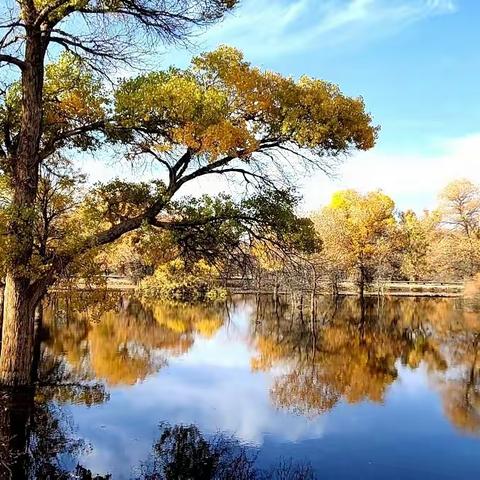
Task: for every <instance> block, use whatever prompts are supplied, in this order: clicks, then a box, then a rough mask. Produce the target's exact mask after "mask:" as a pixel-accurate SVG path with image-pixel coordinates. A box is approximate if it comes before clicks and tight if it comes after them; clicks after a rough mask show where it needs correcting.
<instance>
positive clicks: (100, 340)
mask: <svg viewBox="0 0 480 480" xmlns="http://www.w3.org/2000/svg"><path fill="white" fill-rule="evenodd" d="M88 300H90V302H91V298H90V297H89V296H86V297H83V298H79V299H76V304H74V305H72V304H71V298H70V297H68V298H61V297H54V298H52V299H51V301H50V303H49V304H48V305H47V308H46V309H45V315H44V329H43V331H44V336H45V338H44V344H45V348H46V350H48V351H49V352H50V353H51V354H52V355H53V356H55V357H59V356H63V357H65V359H66V361H67V363H68V365H69V366H70V368H72V369H73V370H74V371H75V372H76V373H77V375H79V376H80V377H82V378H85V379H97V380H103V381H105V382H106V383H107V385H109V386H115V385H133V384H134V383H136V382H138V381H141V380H144V379H145V378H146V377H147V376H149V375H151V374H152V373H155V372H157V371H158V370H159V369H160V368H162V367H163V366H165V365H166V363H167V360H168V359H169V358H172V357H175V356H179V355H182V354H184V353H186V352H187V351H188V350H189V349H190V348H191V347H192V346H193V343H194V338H195V336H196V335H200V336H203V337H207V338H208V337H211V336H212V335H213V334H215V332H217V331H218V330H219V328H220V327H221V326H222V324H223V308H221V307H213V306H211V307H207V306H204V307H202V306H188V305H186V306H179V305H167V304H160V303H158V304H155V303H153V304H150V305H149V304H141V303H140V302H138V301H136V300H130V299H127V298H122V297H115V296H113V297H112V294H108V295H107V300H106V301H101V302H98V301H96V302H95V303H93V305H92V304H88V303H87V301H88ZM99 305H102V306H103V311H99V310H98V309H99ZM92 306H93V307H94V309H95V310H94V312H92V310H91V307H92Z"/></svg>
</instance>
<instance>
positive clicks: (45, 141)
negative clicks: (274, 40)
mask: <svg viewBox="0 0 480 480" xmlns="http://www.w3.org/2000/svg"><path fill="white" fill-rule="evenodd" d="M234 3H235V1H234V0H202V1H200V0H182V1H173V0H172V1H170V0H128V1H127V0H120V1H115V2H104V1H103V0H18V1H17V2H15V3H14V4H13V5H11V7H12V8H11V9H10V10H9V18H7V19H6V20H5V21H3V22H2V24H1V25H0V28H1V30H2V32H4V33H3V37H2V38H1V40H0V62H1V65H6V66H7V67H9V69H10V70H9V72H11V71H13V70H12V69H14V70H16V71H19V73H20V76H19V78H18V80H17V81H13V83H12V82H10V84H9V85H8V86H7V87H6V88H5V90H4V93H3V94H2V98H1V113H0V123H1V128H0V131H1V132H2V133H1V134H0V141H1V147H0V148H1V149H0V164H1V169H2V174H3V175H4V176H5V178H6V179H7V184H8V187H9V188H10V190H11V201H10V204H9V207H8V218H7V222H6V223H7V233H8V248H7V250H6V258H7V259H8V262H7V265H6V269H5V295H4V298H5V300H4V322H3V338H2V350H1V355H0V382H1V383H3V384H6V385H25V384H28V383H29V382H30V366H31V360H32V351H33V312H34V310H35V308H36V306H37V304H38V303H39V301H40V300H41V298H42V297H43V296H44V295H45V292H46V291H47V289H48V288H49V286H51V285H52V284H53V283H54V282H55V281H57V279H58V278H59V277H60V276H61V275H62V274H65V272H67V271H72V270H74V267H75V266H76V265H77V263H76V262H81V261H82V257H83V256H85V255H88V254H91V252H92V251H94V250H95V249H99V248H101V247H102V246H105V245H107V244H110V243H112V242H114V241H116V240H118V239H120V238H121V237H122V236H123V235H125V234H128V233H129V232H132V231H134V230H137V229H140V228H141V227H142V226H145V225H150V226H152V227H156V228H161V229H172V228H178V225H179V224H180V225H182V218H183V217H182V212H181V211H178V210H177V211H175V208H174V207H175V203H174V200H173V197H174V196H175V195H176V194H177V192H178V191H179V190H180V189H181V188H182V187H183V186H184V185H185V184H187V183H189V182H191V181H194V180H195V179H196V178H199V177H201V176H204V175H223V176H225V175H226V176H228V175H235V174H236V175H240V176H241V178H244V179H245V181H246V182H247V183H248V184H250V185H252V184H255V183H256V184H259V183H262V184H263V185H264V186H265V185H269V186H270V187H272V188H274V187H275V188H277V189H278V188H279V183H278V182H275V181H274V178H278V175H272V176H268V175H266V173H267V172H272V171H273V170H275V169H276V170H277V173H278V171H279V170H281V171H284V169H283V166H284V165H285V162H283V164H282V161H281V158H282V157H281V156H280V155H279V153H278V152H281V153H282V154H288V155H291V156H292V158H295V159H297V160H298V161H299V162H300V161H301V162H302V163H304V164H305V165H307V166H310V167H322V165H324V162H325V160H324V158H325V156H331V155H339V154H341V153H345V152H348V151H350V150H352V149H355V148H358V149H368V148H370V147H372V146H373V144H374V141H375V137H376V128H374V127H373V126H372V124H371V119H370V117H369V115H368V114H366V113H365V109H364V104H363V101H362V100H361V99H352V98H348V97H346V96H344V95H342V94H341V92H340V91H339V90H338V88H337V87H335V86H333V85H331V84H328V83H325V82H323V81H319V80H314V79H310V78H302V79H301V80H299V81H294V80H293V79H290V78H284V77H282V76H280V75H278V74H274V73H271V72H263V71H261V70H259V69H257V68H253V67H252V66H251V65H250V64H248V63H247V62H246V61H245V60H244V59H243V57H242V55H241V53H240V52H238V51H237V50H234V49H231V48H227V47H223V48H220V49H218V50H217V51H215V52H212V53H209V54H205V55H201V56H199V57H197V58H196V59H194V60H193V63H192V66H191V67H190V68H188V69H187V70H184V71H181V70H177V69H170V70H168V71H164V72H152V73H149V74H145V75H141V76H139V77H137V78H133V79H129V80H127V81H124V82H122V83H121V85H119V86H118V87H115V88H114V92H113V94H112V95H106V94H105V93H103V92H105V91H107V89H105V88H102V78H104V77H105V76H108V75H109V73H110V72H111V66H112V65H114V64H116V63H118V62H119V61H120V62H121V61H127V62H130V63H131V62H132V58H133V61H135V57H134V56H132V51H131V46H134V47H135V46H137V47H139V48H140V47H141V46H142V45H145V42H144V41H143V40H142V39H141V38H139V36H138V33H137V32H144V33H145V34H146V35H147V36H149V38H154V37H157V38H158V37H160V38H161V39H164V40H167V41H168V40H178V39H183V38H185V35H186V34H187V33H188V31H189V29H190V28H191V27H192V26H196V25H207V24H209V23H212V22H213V21H216V20H218V19H219V18H220V17H221V16H222V15H223V14H224V13H225V11H226V10H228V9H230V8H231V7H233V6H234ZM80 17H81V18H83V19H85V20H86V21H84V22H83V21H82V22H80V23H78V26H77V27H76V26H75V18H80ZM58 47H61V48H63V49H65V50H67V53H66V54H63V55H62V56H60V57H59V58H58V59H57V61H55V62H54V63H52V64H49V65H47V64H46V60H45V59H46V55H47V52H49V53H52V54H53V55H55V52H56V51H57V50H56V49H58ZM8 78H10V75H9V76H7V75H6V76H5V78H4V79H3V80H4V83H8ZM107 144H117V145H121V146H122V149H123V151H124V152H126V155H127V156H128V158H129V159H130V160H132V161H135V160H137V159H143V160H145V159H146V158H148V159H151V160H152V161H154V162H156V163H157V164H158V165H159V166H160V167H163V169H164V171H165V173H166V177H162V179H159V180H158V181H157V182H154V183H152V184H135V183H129V182H124V181H121V180H117V181H115V182H113V183H111V184H109V185H102V186H98V187H97V188H96V189H94V191H92V192H91V193H90V194H89V198H90V200H91V201H90V202H87V205H89V206H90V208H86V206H85V205H84V208H79V209H77V210H76V211H75V212H70V213H69V219H68V225H69V226H70V227H71V233H69V235H66V238H62V239H61V241H59V242H55V245H52V246H51V248H48V249H47V252H46V253H45V255H40V254H38V252H36V251H35V248H34V243H35V228H36V227H35V225H36V223H37V222H36V221H35V219H36V212H37V211H38V209H37V201H38V198H39V188H40V174H41V167H42V165H44V164H46V163H47V162H49V161H50V159H52V158H53V157H55V156H56V155H62V154H63V155H66V154H67V153H69V154H70V153H71V152H72V151H75V150H77V151H78V150H83V151H86V152H92V151H95V150H98V149H99V148H101V147H102V146H105V145H107ZM290 161H291V160H290ZM287 163H288V162H287ZM54 171H55V169H54ZM163 179H164V180H163ZM80 220H81V221H83V223H80V222H79V221H80ZM216 220H218V219H216ZM203 222H205V220H203ZM183 226H184V227H185V228H187V227H192V224H187V225H185V224H184V225H183ZM80 227H82V228H80Z"/></svg>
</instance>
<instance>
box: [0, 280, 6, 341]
mask: <svg viewBox="0 0 480 480" xmlns="http://www.w3.org/2000/svg"><path fill="white" fill-rule="evenodd" d="M4 290H5V286H4V284H3V283H2V282H0V345H1V344H2V328H3V292H4Z"/></svg>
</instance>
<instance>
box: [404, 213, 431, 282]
mask: <svg viewBox="0 0 480 480" xmlns="http://www.w3.org/2000/svg"><path fill="white" fill-rule="evenodd" d="M438 223H439V218H438V215H437V213H436V212H434V213H429V212H425V214H424V215H423V217H418V216H417V214H416V213H415V212H413V211H412V210H407V211H406V212H403V213H402V214H401V215H400V222H399V229H400V235H401V243H402V264H401V273H402V274H403V275H405V276H406V277H407V278H408V279H409V280H413V281H417V280H420V279H422V278H425V277H428V276H429V275H430V274H431V273H432V272H433V271H434V269H435V267H434V265H432V262H431V255H432V244H433V243H434V242H435V240H436V233H437V227H438Z"/></svg>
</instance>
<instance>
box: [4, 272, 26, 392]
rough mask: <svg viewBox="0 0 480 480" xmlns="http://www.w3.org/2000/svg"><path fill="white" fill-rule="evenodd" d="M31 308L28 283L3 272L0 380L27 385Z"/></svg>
mask: <svg viewBox="0 0 480 480" xmlns="http://www.w3.org/2000/svg"><path fill="white" fill-rule="evenodd" d="M33 317H34V309H33V305H32V301H31V299H30V298H29V294H28V283H27V282H26V281H25V280H23V279H21V280H19V279H18V278H15V277H13V276H11V275H7V279H6V282H5V292H4V306H3V334H2V354H1V358H0V383H2V384H3V385H8V386H16V385H28V384H29V383H30V381H31V378H30V372H31V367H32V359H33V333H34V318H33Z"/></svg>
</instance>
